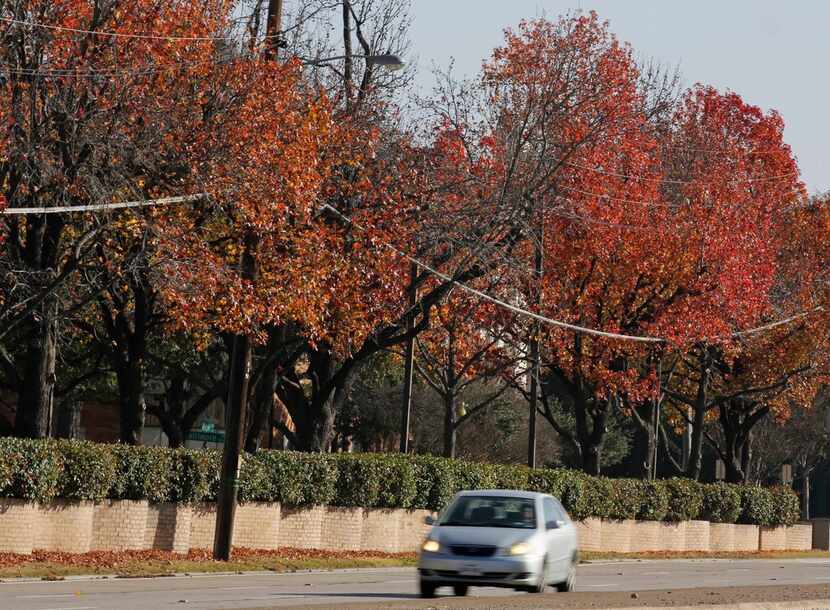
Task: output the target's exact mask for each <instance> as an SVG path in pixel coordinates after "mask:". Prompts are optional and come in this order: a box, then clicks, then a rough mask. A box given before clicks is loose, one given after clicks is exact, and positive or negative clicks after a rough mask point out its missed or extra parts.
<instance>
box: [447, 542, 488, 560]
mask: <svg viewBox="0 0 830 610" xmlns="http://www.w3.org/2000/svg"><path fill="white" fill-rule="evenodd" d="M450 551H451V552H452V554H453V555H459V556H460V557H492V556H493V555H495V554H496V547H494V546H471V545H466V544H464V545H462V544H455V545H450Z"/></svg>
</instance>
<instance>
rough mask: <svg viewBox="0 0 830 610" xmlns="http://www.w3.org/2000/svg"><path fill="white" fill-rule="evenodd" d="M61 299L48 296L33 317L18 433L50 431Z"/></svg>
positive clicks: (28, 434) (44, 433)
mask: <svg viewBox="0 0 830 610" xmlns="http://www.w3.org/2000/svg"><path fill="white" fill-rule="evenodd" d="M57 317H58V301H57V299H55V298H50V299H48V300H47V301H46V302H45V303H44V305H43V308H42V310H41V315H40V319H39V320H32V322H31V324H30V327H31V330H32V336H31V339H30V342H31V343H30V347H29V349H28V353H27V355H26V361H25V365H24V371H23V379H22V382H23V383H22V387H21V388H20V393H19V395H18V401H17V412H16V414H15V421H14V433H15V436H20V437H27V438H44V437H47V436H50V434H51V427H52V426H51V424H52V410H53V403H54V396H55V363H56V358H57V328H58V323H57Z"/></svg>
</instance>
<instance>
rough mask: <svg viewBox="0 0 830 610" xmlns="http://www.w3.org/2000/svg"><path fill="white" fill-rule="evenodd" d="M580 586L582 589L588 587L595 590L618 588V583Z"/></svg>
mask: <svg viewBox="0 0 830 610" xmlns="http://www.w3.org/2000/svg"><path fill="white" fill-rule="evenodd" d="M580 586H581V587H586V588H594V587H616V586H618V584H617V583H615V582H612V583H608V584H607V585H580Z"/></svg>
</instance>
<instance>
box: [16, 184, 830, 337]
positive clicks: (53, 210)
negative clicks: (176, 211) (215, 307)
mask: <svg viewBox="0 0 830 610" xmlns="http://www.w3.org/2000/svg"><path fill="white" fill-rule="evenodd" d="M208 197H209V195H208V194H207V193H196V194H193V195H181V196H177V197H165V198H162V199H148V200H143V201H126V202H121V203H109V204H106V203H105V204H90V205H82V206H64V207H49V208H7V209H3V210H0V213H2V214H4V215H13V214H57V213H65V212H89V211H101V210H112V209H125V208H136V207H147V206H155V205H171V204H176V203H187V202H191V201H198V200H200V199H205V198H208ZM321 207H322V208H325V209H328V210H331V211H332V212H334V213H335V214H337V215H338V216H339V217H340V218H342V219H343V220H345V221H346V222H348V223H349V224H351V225H353V226H355V227H357V228H358V229H360V230H362V231H365V230H366V229H365V227H363V226H361V225H360V224H358V223H356V222H354V221H353V220H352V219H351V218H349V217H348V216H346V215H345V214H343V213H342V212H340V211H339V210H338V209H337V208H335V207H334V206H332V205H330V204H328V203H324V204H323V205H322V206H321ZM378 241H379V242H380V244H381V245H383V246H385V247H387V248H389V249H390V250H392V251H393V252H395V253H396V254H398V255H399V256H401V257H403V258H404V259H406V260H407V261H409V262H410V263H414V264H416V265H418V266H419V267H421V268H422V269H424V270H425V271H427V272H428V273H430V274H432V275H434V276H435V277H437V278H439V279H441V280H443V281H445V282H450V283H451V284H453V285H454V286H457V287H459V288H460V289H462V290H464V291H466V292H469V293H470V294H473V295H475V296H478V297H480V298H482V299H484V300H486V301H489V302H491V303H493V304H495V305H497V306H499V307H502V308H504V309H507V310H509V311H512V312H513V313H516V314H519V315H523V316H526V317H529V318H532V319H534V320H538V321H539V322H542V323H543V324H547V325H550V326H556V327H558V328H563V329H565V330H570V331H573V332H578V333H582V334H586V335H592V336H597V337H604V338H607V339H617V340H621V341H633V342H639V343H666V342H667V341H666V339H663V338H662V337H651V336H644V335H626V334H622V333H614V332H609V331H604V330H598V329H595V328H588V327H586V326H580V325H577V324H571V323H569V322H563V321H562V320H555V319H553V318H548V317H546V316H542V315H540V314H537V313H534V312H532V311H528V310H527V309H523V308H521V307H517V306H515V305H512V304H510V303H507V302H505V301H502V300H501V299H498V298H496V297H494V296H492V295H489V294H487V293H486V292H482V291H481V290H477V289H475V288H473V287H472V286H468V285H467V284H464V283H462V282H459V281H458V280H456V279H454V278H452V277H450V276H449V275H446V274H445V273H442V272H440V271H438V270H437V269H434V268H433V267H431V266H430V265H428V264H427V263H425V262H423V261H422V260H420V259H417V258H415V257H413V256H410V255H409V254H406V253H405V252H404V251H403V250H400V249H398V248H396V247H395V246H393V245H392V244H390V243H388V242H386V241H381V240H378ZM820 311H824V308H823V307H822V306H818V307H815V308H813V309H810V310H808V311H803V312H800V313H798V314H795V315H793V316H790V317H788V318H784V319H782V320H777V321H774V322H770V323H769V324H764V325H762V326H758V327H755V328H749V329H746V330H741V331H736V332H733V333H730V334H729V335H728V337H732V338H739V337H743V336H748V335H753V334H758V333H761V332H765V331H767V330H771V329H773V328H777V327H779V326H784V325H786V324H789V323H790V322H793V321H795V320H799V319H801V318H805V317H807V316H810V315H812V314H814V313H818V312H820ZM723 338H725V337H723V336H721V337H717V336H715V337H705V338H704V339H705V340H710V341H711V340H717V339H723Z"/></svg>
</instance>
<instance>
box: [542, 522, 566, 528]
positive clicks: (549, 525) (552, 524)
mask: <svg viewBox="0 0 830 610" xmlns="http://www.w3.org/2000/svg"><path fill="white" fill-rule="evenodd" d="M561 527H565V522H564V521H548V522H547V524H546V525H545V528H546V529H549V530H558V529H559V528H561Z"/></svg>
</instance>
